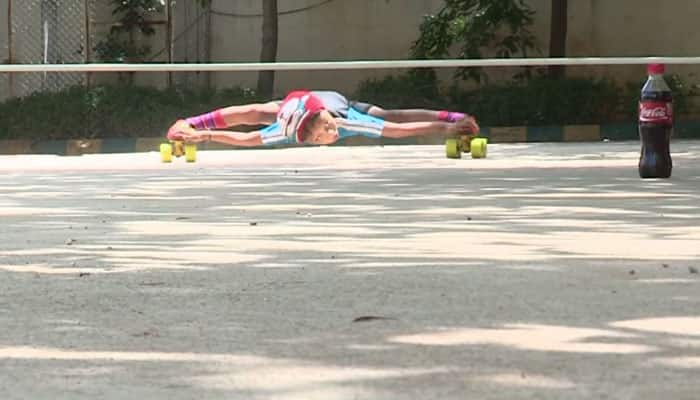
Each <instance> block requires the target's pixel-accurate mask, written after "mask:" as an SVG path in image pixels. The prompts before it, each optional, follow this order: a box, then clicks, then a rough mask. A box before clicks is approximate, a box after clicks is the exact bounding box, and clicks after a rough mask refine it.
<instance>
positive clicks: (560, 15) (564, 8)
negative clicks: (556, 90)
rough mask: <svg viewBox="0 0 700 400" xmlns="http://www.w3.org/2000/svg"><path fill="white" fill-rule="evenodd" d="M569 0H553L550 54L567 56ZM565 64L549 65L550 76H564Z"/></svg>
mask: <svg viewBox="0 0 700 400" xmlns="http://www.w3.org/2000/svg"><path fill="white" fill-rule="evenodd" d="M567 1H568V0H552V19H551V22H550V34H549V56H550V57H566V31H567V17H568V3H567ZM564 72H565V69H564V66H563V65H552V66H550V67H549V76H550V77H552V78H561V77H563V76H564Z"/></svg>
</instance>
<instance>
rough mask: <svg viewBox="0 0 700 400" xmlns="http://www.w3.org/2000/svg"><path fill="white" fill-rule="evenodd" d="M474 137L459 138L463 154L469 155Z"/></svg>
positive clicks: (464, 136)
mask: <svg viewBox="0 0 700 400" xmlns="http://www.w3.org/2000/svg"><path fill="white" fill-rule="evenodd" d="M471 141H472V136H466V135H463V136H461V137H460V138H459V147H460V150H462V153H469V151H470V148H471Z"/></svg>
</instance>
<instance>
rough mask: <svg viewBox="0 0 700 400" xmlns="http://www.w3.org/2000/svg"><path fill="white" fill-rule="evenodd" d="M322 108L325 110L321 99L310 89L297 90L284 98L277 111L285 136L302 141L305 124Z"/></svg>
mask: <svg viewBox="0 0 700 400" xmlns="http://www.w3.org/2000/svg"><path fill="white" fill-rule="evenodd" d="M321 110H325V107H324V105H323V102H322V101H321V99H319V98H318V97H316V96H314V95H313V94H312V93H311V92H310V91H308V90H295V91H293V92H291V93H289V94H288V95H287V97H285V98H284V100H282V104H281V105H280V110H279V112H278V113H277V122H279V124H280V128H281V129H282V133H283V134H284V135H285V136H287V137H290V138H294V139H295V141H296V142H297V143H301V142H302V140H301V139H302V137H301V134H302V132H303V131H304V126H306V123H307V122H308V121H309V118H311V116H312V115H314V114H315V113H317V112H319V111H321Z"/></svg>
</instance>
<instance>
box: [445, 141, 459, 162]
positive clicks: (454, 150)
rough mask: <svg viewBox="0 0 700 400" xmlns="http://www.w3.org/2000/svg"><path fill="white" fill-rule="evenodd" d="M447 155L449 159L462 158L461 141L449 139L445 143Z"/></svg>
mask: <svg viewBox="0 0 700 400" xmlns="http://www.w3.org/2000/svg"><path fill="white" fill-rule="evenodd" d="M445 155H446V156H447V158H462V150H461V149H460V147H459V139H447V140H446V141H445Z"/></svg>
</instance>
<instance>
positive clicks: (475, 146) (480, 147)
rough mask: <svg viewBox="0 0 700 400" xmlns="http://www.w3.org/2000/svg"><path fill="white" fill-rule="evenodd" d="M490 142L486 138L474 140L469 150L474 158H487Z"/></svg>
mask: <svg viewBox="0 0 700 400" xmlns="http://www.w3.org/2000/svg"><path fill="white" fill-rule="evenodd" d="M487 144H488V140H486V138H475V139H472V141H471V144H470V145H469V148H470V150H471V153H472V158H486V147H487Z"/></svg>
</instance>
